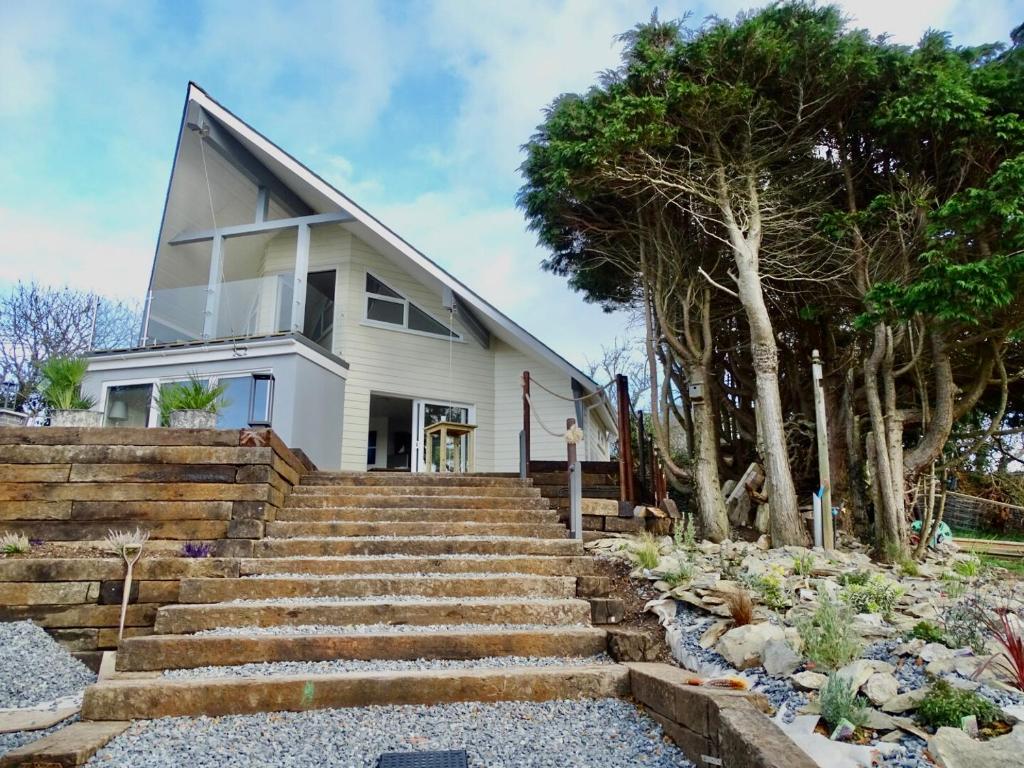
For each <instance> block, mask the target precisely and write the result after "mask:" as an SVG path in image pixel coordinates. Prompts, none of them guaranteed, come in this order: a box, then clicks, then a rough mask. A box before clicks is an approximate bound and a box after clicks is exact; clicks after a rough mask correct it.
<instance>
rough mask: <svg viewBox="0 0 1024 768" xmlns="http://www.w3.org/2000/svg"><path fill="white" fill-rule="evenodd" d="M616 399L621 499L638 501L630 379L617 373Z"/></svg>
mask: <svg viewBox="0 0 1024 768" xmlns="http://www.w3.org/2000/svg"><path fill="white" fill-rule="evenodd" d="M615 399H616V400H617V402H618V404H619V500H620V501H628V502H630V503H632V502H635V501H636V494H635V491H634V488H633V439H632V429H631V428H630V421H631V416H630V410H631V409H630V407H629V380H628V379H627V378H626V377H625V376H623V375H622V374H621V373H618V374H616V375H615Z"/></svg>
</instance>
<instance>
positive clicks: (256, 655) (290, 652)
mask: <svg viewBox="0 0 1024 768" xmlns="http://www.w3.org/2000/svg"><path fill="white" fill-rule="evenodd" d="M606 644H607V640H606V633H605V631H604V630H602V629H597V628H594V627H557V626H556V627H551V628H550V629H529V630H505V629H500V628H499V629H495V630H493V631H480V630H473V631H464V632H460V631H452V630H444V631H424V632H390V633H389V632H387V631H381V632H374V633H345V632H339V633H338V634H333V635H303V634H295V635H150V636H148V637H135V638H128V639H126V640H124V641H122V643H121V647H120V648H119V650H118V652H117V668H118V670H120V671H124V672H144V671H150V670H161V669H193V668H195V667H207V666H216V667H220V666H233V665H238V664H250V663H260V662H272V661H333V660H336V659H361V660H370V659H409V660H413V659H482V658H487V657H491V656H528V657H539V656H596V655H598V654H601V653H604V652H605V650H606Z"/></svg>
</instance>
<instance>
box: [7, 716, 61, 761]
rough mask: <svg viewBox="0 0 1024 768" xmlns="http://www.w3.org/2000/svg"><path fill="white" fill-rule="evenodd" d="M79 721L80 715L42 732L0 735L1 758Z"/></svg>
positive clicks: (18, 732)
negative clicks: (13, 750)
mask: <svg viewBox="0 0 1024 768" xmlns="http://www.w3.org/2000/svg"><path fill="white" fill-rule="evenodd" d="M77 720H78V715H75V716H74V717H69V718H68V719H67V720H61V721H60V722H59V723H57V724H56V725H51V726H50V727H49V728H46V729H44V730H41V731H14V732H13V733H0V757H3V756H4V755H6V754H7V753H8V752H10V751H11V750H12V749H17V748H18V747H23V746H25V745H26V744H28V743H29V742H33V741H36V740H37V739H41V738H43V737H44V736H49V735H50V734H51V733H56V732H57V731H59V730H60V729H61V728H63V727H65V726H68V725H71V724H72V723H74V722H76V721H77Z"/></svg>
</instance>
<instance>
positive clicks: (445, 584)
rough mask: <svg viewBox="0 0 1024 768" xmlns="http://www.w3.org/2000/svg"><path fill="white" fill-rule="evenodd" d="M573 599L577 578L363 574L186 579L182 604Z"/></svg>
mask: <svg viewBox="0 0 1024 768" xmlns="http://www.w3.org/2000/svg"><path fill="white" fill-rule="evenodd" d="M374 595H402V596H408V595H421V596H424V597H498V596H516V595H530V596H532V597H574V596H575V595H576V578H575V577H573V576H528V575H522V574H501V575H498V576H494V575H486V574H467V575H462V574H454V575H453V574H447V575H426V574H387V575H373V574H361V575H355V576H351V575H350V576H334V575H328V576H295V577H289V576H277V577H273V576H272V577H252V578H241V579H183V580H182V582H181V587H180V590H179V597H178V603H179V604H189V603H221V602H226V601H229V600H266V599H278V598H289V597H372V596H374Z"/></svg>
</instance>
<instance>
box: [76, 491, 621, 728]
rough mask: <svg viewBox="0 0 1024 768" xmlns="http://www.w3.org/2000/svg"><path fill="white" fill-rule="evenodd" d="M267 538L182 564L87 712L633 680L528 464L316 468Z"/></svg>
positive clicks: (465, 694)
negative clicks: (520, 472) (230, 563)
mask: <svg viewBox="0 0 1024 768" xmlns="http://www.w3.org/2000/svg"><path fill="white" fill-rule="evenodd" d="M255 554H256V556H255V557H253V558H247V559H244V560H242V561H241V562H240V574H241V576H240V577H239V578H196V579H186V580H183V581H182V582H181V588H180V596H179V603H178V604H176V605H169V606H164V607H162V608H161V609H160V610H159V612H158V614H157V618H156V625H155V631H156V634H154V635H151V636H146V637H135V638H128V639H126V640H125V641H123V643H122V644H121V647H120V650H119V651H118V654H117V671H116V672H115V673H114V674H113V675H112V676H111V677H110V678H107V679H105V680H104V681H103V682H100V683H98V684H97V685H95V686H92V687H91V688H89V689H88V690H87V692H86V695H85V702H84V706H83V712H82V716H83V717H84V718H85V719H87V720H129V719H145V718H154V717H163V716H195V715H210V716H219V715H226V714H242V713H252V712H261V711H277V710H304V709H317V708H327V707H346V706H365V705H372V704H433V703H442V702H450V701H473V700H476V701H498V700H512V699H528V700H542V699H551V698H577V697H598V696H621V695H624V694H626V693H627V692H628V687H629V679H628V678H629V673H628V670H627V669H626V668H625V667H622V666H620V665H616V664H611V663H598V661H596V660H593V659H592V658H591V657H594V656H595V655H598V654H602V653H603V652H604V651H605V648H606V642H607V641H606V635H605V632H604V630H602V629H599V628H596V627H593V626H591V624H590V616H591V609H590V603H589V602H588V601H587V600H586V599H585V598H582V597H579V596H578V592H579V591H583V592H585V591H586V590H585V589H584V590H580V587H581V586H582V585H591V586H592V585H593V584H594V583H595V575H594V574H595V571H594V564H593V561H592V560H591V559H590V558H588V557H586V556H585V555H584V553H583V548H582V544H581V543H579V542H577V541H574V540H572V539H569V538H568V534H567V531H566V528H565V526H564V525H562V524H561V523H559V522H558V514H557V512H555V511H553V510H551V509H549V505H548V503H547V502H546V501H545V500H544V499H543V498H542V497H541V494H540V491H539V490H538V489H536V488H534V487H532V485H531V483H530V482H529V481H525V482H524V481H521V480H520V479H519V478H517V477H506V476H495V475H448V476H445V475H421V474H393V473H323V472H318V473H312V474H309V475H306V476H304V477H303V478H302V482H301V484H299V485H297V486H295V488H293V489H292V490H291V492H290V493H289V495H288V497H287V499H286V502H285V506H284V507H283V508H282V509H281V510H280V511H279V512H278V514H277V516H276V520H274V521H273V522H271V523H268V525H267V530H266V537H265V538H264V539H262V540H261V541H258V542H257V543H256V550H255ZM597 581H598V582H599V581H600V579H599V577H598V578H597ZM601 661H602V662H603V660H601ZM256 664H260V665H264V666H260V667H249V666H244V667H243V666H242V665H256ZM189 670H193V671H192V672H190V671H189Z"/></svg>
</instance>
